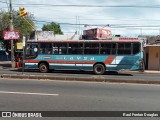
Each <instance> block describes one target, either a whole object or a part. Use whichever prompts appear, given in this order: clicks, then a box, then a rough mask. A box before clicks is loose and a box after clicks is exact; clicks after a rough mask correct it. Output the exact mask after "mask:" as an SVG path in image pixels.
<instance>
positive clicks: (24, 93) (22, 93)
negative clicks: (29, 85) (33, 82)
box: [0, 91, 59, 96]
mask: <svg viewBox="0 0 160 120" xmlns="http://www.w3.org/2000/svg"><path fill="white" fill-rule="evenodd" d="M0 93H4V94H20V95H44V96H58V95H59V94H48V93H27V92H10V91H0Z"/></svg>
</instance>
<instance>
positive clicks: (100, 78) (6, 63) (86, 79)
mask: <svg viewBox="0 0 160 120" xmlns="http://www.w3.org/2000/svg"><path fill="white" fill-rule="evenodd" d="M0 69H7V70H19V69H20V70H21V68H11V61H1V62H0ZM127 73H140V74H144V75H145V73H147V74H148V73H150V74H160V71H150V70H145V71H144V72H139V71H127ZM0 77H1V78H12V79H38V80H59V81H60V80H62V81H84V82H113V83H136V84H160V79H159V80H144V79H130V78H119V79H114V78H104V77H103V76H101V75H95V76H89V77H86V76H85V77H83V76H82V77H81V76H78V77H77V76H67V75H66V76H65V75H63V76H60V75H56V76H55V75H44V74H42V75H28V74H25V72H24V73H23V74H1V76H0Z"/></svg>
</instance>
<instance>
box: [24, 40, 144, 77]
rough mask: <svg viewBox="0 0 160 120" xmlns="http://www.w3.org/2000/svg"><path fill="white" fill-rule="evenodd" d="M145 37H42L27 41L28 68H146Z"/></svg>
mask: <svg viewBox="0 0 160 120" xmlns="http://www.w3.org/2000/svg"><path fill="white" fill-rule="evenodd" d="M142 43H143V41H142V40H139V39H138V38H137V39H134V38H133V39H129V40H127V39H122V38H120V39H119V40H39V41H27V44H26V52H25V53H26V54H25V63H24V64H25V69H39V71H40V72H43V73H45V72H48V71H49V70H85V71H93V72H94V73H95V74H97V75H101V74H104V72H105V71H119V70H142V69H144V62H143V44H142Z"/></svg>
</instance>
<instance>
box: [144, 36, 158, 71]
mask: <svg viewBox="0 0 160 120" xmlns="http://www.w3.org/2000/svg"><path fill="white" fill-rule="evenodd" d="M143 37H145V38H146V39H147V43H146V47H145V52H144V56H145V58H144V59H145V67H146V69H148V70H158V71H160V36H143Z"/></svg>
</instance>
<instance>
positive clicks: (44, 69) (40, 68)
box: [39, 63, 49, 73]
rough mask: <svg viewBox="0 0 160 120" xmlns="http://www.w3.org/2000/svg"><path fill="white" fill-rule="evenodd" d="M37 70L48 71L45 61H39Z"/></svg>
mask: <svg viewBox="0 0 160 120" xmlns="http://www.w3.org/2000/svg"><path fill="white" fill-rule="evenodd" d="M39 71H40V72H42V73H47V72H48V71H49V68H48V65H47V64H46V63H41V64H40V65H39Z"/></svg>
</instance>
